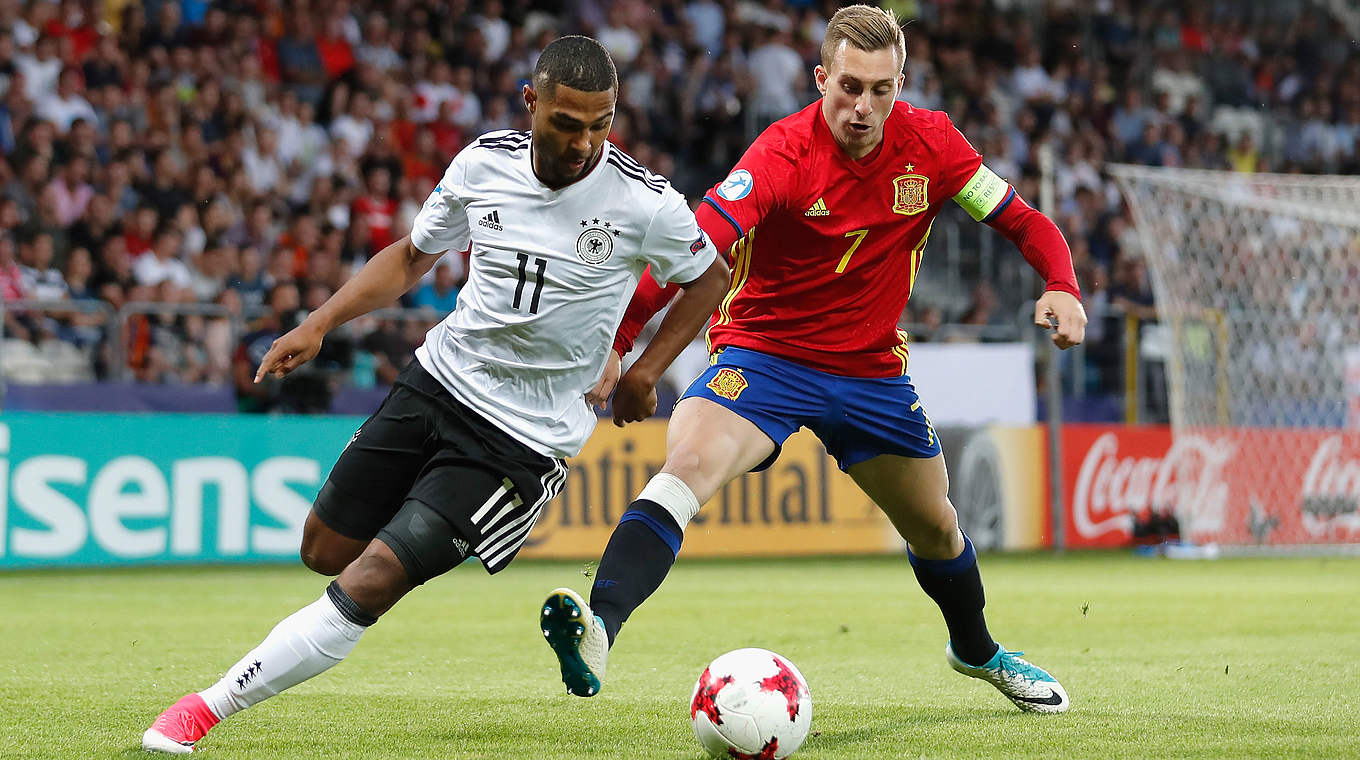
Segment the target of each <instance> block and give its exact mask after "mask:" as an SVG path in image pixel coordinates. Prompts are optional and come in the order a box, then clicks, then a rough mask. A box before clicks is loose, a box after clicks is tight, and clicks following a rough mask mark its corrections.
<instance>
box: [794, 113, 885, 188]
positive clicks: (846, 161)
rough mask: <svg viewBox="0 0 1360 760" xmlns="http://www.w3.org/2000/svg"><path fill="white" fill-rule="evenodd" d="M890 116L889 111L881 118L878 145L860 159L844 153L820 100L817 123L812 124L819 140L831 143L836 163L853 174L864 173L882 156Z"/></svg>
mask: <svg viewBox="0 0 1360 760" xmlns="http://www.w3.org/2000/svg"><path fill="white" fill-rule="evenodd" d="M892 117H893V114H892V112H891V111H890V112H889V113H888V118H887V119H884V120H883V139H881V140H879V141H878V145H875V146H874V149H873V150H872V151H869V155H867V156H865V157H864V158H860V159H854V158H851V157H850V154H849V153H846V152H845V149H844V148H842V147H841V144H840V143H838V142H836V136H835V135H833V134H831V125H829V124H827V123H826V114H824V113H822V108H821V101H820V100H819V101H817V123H816V124H815V125H814V126H813V129H814V130H816V132H817V138H818V139H819V140H823V141H825V142H827V143H830V144H831V147H832V149H833V150H834V151H835V155H836V163H838V164H840V165H841V166H844V167H845V168H847V169H849V170H850V171H852V172H854V173H855V174H860V175H865V174H869V173H870V172H871V171H873V169H874V168H875V167H876V166H877V164H878V162H879V159H881V158H883V154H884V153H885V152H886V151H885V150H884V145H885V144H886V143H887V142H888V120H889V119H891V118H892Z"/></svg>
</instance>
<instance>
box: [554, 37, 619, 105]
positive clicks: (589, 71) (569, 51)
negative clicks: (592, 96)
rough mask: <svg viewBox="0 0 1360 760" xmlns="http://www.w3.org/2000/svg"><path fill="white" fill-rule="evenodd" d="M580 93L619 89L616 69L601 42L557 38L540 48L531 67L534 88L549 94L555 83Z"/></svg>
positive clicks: (586, 39) (580, 38) (578, 38)
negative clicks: (539, 52)
mask: <svg viewBox="0 0 1360 760" xmlns="http://www.w3.org/2000/svg"><path fill="white" fill-rule="evenodd" d="M559 84H561V85H566V86H567V87H570V88H572V89H574V90H581V91H582V92H604V91H605V90H613V89H617V88H618V84H619V72H618V70H617V69H615V68H614V59H612V58H610V57H609V51H607V50H605V49H604V45H601V44H600V43H598V42H596V41H595V40H593V39H591V38H589V37H582V36H580V35H569V36H567V37H559V38H557V39H555V40H553V41H552V42H551V43H549V44H548V46H547V47H546V48H543V52H542V54H540V55H539V56H538V64H537V65H535V66H534V88H535V89H538V90H542V91H543V93H544V94H545V95H549V96H551V95H552V93H553V90H554V89H555V88H556V87H557V85H559Z"/></svg>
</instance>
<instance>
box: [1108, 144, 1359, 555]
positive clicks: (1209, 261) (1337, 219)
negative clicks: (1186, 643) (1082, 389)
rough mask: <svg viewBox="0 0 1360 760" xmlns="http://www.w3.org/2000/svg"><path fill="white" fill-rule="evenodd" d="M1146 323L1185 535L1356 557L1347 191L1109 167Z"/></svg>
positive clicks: (1173, 497)
mask: <svg viewBox="0 0 1360 760" xmlns="http://www.w3.org/2000/svg"><path fill="white" fill-rule="evenodd" d="M1109 171H1110V172H1111V174H1112V175H1113V176H1114V177H1115V179H1116V181H1117V182H1118V183H1119V186H1120V188H1121V189H1122V191H1123V193H1124V197H1125V198H1126V200H1127V201H1128V204H1129V206H1130V207H1131V209H1132V212H1133V219H1134V224H1135V226H1136V228H1137V233H1138V239H1139V241H1140V242H1141V248H1142V250H1141V254H1142V255H1143V256H1144V257H1145V260H1146V262H1147V264H1148V271H1149V273H1150V274H1151V276H1152V285H1153V290H1154V292H1155V295H1156V301H1157V311H1158V317H1159V319H1160V321H1161V322H1162V324H1163V326H1164V329H1166V330H1169V334H1170V341H1169V342H1170V344H1171V345H1170V350H1169V355H1168V357H1167V359H1168V360H1167V365H1166V366H1167V373H1168V378H1167V379H1168V387H1169V390H1170V411H1171V424H1172V432H1173V440H1174V443H1173V453H1174V456H1175V457H1176V462H1175V465H1174V467H1173V468H1172V470H1173V474H1171V475H1169V476H1168V477H1170V478H1172V479H1173V480H1174V483H1166V484H1162V485H1163V486H1164V487H1163V488H1162V489H1161V491H1160V493H1162V494H1163V495H1164V498H1165V499H1166V500H1168V501H1171V502H1173V503H1169V504H1165V505H1161V506H1163V507H1165V508H1168V509H1174V512H1175V514H1176V516H1177V518H1178V519H1179V522H1180V526H1181V532H1182V535H1184V536H1186V537H1188V538H1190V539H1192V540H1196V541H1201V542H1207V541H1213V542H1218V543H1225V544H1260V545H1265V544H1269V545H1275V544H1280V545H1289V544H1334V543H1350V542H1358V541H1360V508H1358V507H1360V178H1346V177H1317V176H1301V175H1279V174H1235V173H1229V172H1213V171H1193V170H1182V169H1162V168H1149V167H1137V166H1125V165H1113V166H1110V167H1109Z"/></svg>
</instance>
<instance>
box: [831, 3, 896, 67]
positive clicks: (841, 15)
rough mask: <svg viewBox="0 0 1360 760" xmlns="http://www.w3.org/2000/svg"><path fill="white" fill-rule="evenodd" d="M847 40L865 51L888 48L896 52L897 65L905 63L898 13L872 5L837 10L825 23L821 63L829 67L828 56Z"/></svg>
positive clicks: (838, 49) (833, 55) (851, 6)
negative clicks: (828, 21)
mask: <svg viewBox="0 0 1360 760" xmlns="http://www.w3.org/2000/svg"><path fill="white" fill-rule="evenodd" d="M842 42H844V43H847V44H849V45H851V46H853V47H856V48H859V49H860V50H863V51H865V52H867V53H872V52H873V51H875V50H883V49H886V48H891V49H892V50H893V52H894V53H895V54H896V55H897V68H898V69H901V68H902V65H903V64H904V63H906V62H907V38H906V35H904V34H903V33H902V27H901V26H899V25H898V23H897V14H895V13H893V12H892V11H891V10H886V9H883V8H875V7H873V6H871V5H850V6H846V7H844V8H841V9H840V10H838V11H836V15H834V16H832V17H831V21H830V23H828V24H827V25H826V37H824V38H823V39H822V65H823V66H826V67H830V66H831V59H832V58H834V57H835V56H836V53H838V52H840V49H841V43H842Z"/></svg>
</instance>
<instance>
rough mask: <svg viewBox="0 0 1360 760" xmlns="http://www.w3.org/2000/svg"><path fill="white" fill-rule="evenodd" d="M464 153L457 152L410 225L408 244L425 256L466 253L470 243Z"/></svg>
mask: <svg viewBox="0 0 1360 760" xmlns="http://www.w3.org/2000/svg"><path fill="white" fill-rule="evenodd" d="M467 153H468V152H467V150H464V151H463V152H462V153H459V154H458V155H457V156H455V157H454V159H453V161H452V162H451V163H450V164H449V168H448V169H446V170H444V178H443V179H441V180H440V181H439V184H437V185H435V187H434V191H433V192H431V193H430V197H428V198H426V199H425V205H424V206H421V207H420V212H419V213H417V214H416V218H415V220H414V221H412V222H411V244H412V245H414V246H415V247H416V248H417V249H419V250H421V251H423V252H425V253H432V254H438V253H444V252H445V251H458V252H462V251H466V250H467V249H468V246H469V245H470V244H471V242H472V230H471V228H470V227H468V220H467V211H466V210H465V207H464V206H463V186H464V180H465V178H466V177H467V160H468V159H467Z"/></svg>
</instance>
